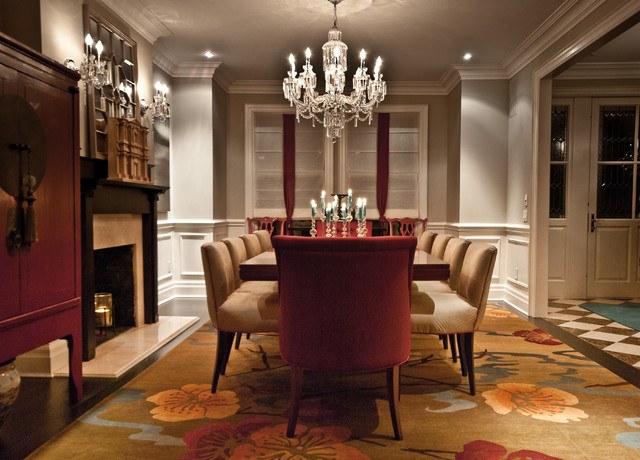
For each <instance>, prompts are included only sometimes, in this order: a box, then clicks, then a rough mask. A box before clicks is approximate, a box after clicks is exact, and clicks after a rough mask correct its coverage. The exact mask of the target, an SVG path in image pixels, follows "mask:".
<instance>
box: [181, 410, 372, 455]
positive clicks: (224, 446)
mask: <svg viewBox="0 0 640 460" xmlns="http://www.w3.org/2000/svg"><path fill="white" fill-rule="evenodd" d="M286 429H287V426H286V424H278V425H275V426H274V425H271V424H270V423H269V420H268V419H265V418H259V417H257V418H252V419H249V420H245V421H243V422H240V423H238V424H236V425H233V424H231V423H227V422H217V423H211V424H209V425H205V426H201V427H199V428H197V429H195V430H193V431H191V432H189V433H187V434H186V435H185V436H184V442H185V445H186V446H187V452H186V454H185V455H184V456H183V457H182V459H183V460H196V459H205V458H206V459H213V458H230V459H234V460H237V459H255V458H300V459H302V458H304V459H323V460H333V459H335V460H340V459H345V460H347V459H348V460H352V459H353V460H361V459H362V460H364V459H369V458H370V457H368V456H367V455H365V454H364V453H362V452H361V451H359V450H358V449H356V448H354V447H351V446H348V445H346V444H344V443H345V442H346V441H348V440H349V438H350V436H351V432H350V431H349V430H348V429H347V428H344V427H338V426H325V427H316V428H311V429H307V427H306V426H304V425H300V424H298V426H297V427H296V436H295V437H294V438H291V439H289V438H287V436H286Z"/></svg>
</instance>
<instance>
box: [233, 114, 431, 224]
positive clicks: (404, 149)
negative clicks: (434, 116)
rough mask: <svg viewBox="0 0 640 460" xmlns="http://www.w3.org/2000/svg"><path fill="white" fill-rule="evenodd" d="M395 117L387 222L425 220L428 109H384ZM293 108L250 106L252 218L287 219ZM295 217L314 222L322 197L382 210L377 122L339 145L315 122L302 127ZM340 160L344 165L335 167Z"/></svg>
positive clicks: (372, 212)
mask: <svg viewBox="0 0 640 460" xmlns="http://www.w3.org/2000/svg"><path fill="white" fill-rule="evenodd" d="M384 109H385V111H386V112H389V113H390V127H389V194H388V197H387V212H386V213H385V214H386V216H387V217H426V215H427V209H426V194H427V193H426V191H427V180H426V177H427V167H426V165H427V107H426V106H385V107H384ZM290 110H291V109H290V108H289V107H287V106H281V105H277V106H268V105H247V106H246V107H245V161H246V166H247V167H246V168H245V207H246V210H245V212H246V215H247V216H273V217H284V216H285V210H284V191H283V178H282V174H283V169H282V161H283V158H282V150H283V146H282V114H283V113H287V112H288V113H291V112H290ZM295 127H296V128H295V129H296V184H295V187H296V197H295V209H294V213H293V216H294V218H304V219H307V218H309V214H310V210H309V207H310V201H311V200H312V199H315V200H316V201H319V199H320V192H321V191H322V190H325V191H326V192H327V195H331V194H332V193H345V194H346V193H347V189H349V188H351V189H352V191H353V196H354V197H358V196H362V197H366V198H367V205H368V212H367V217H368V218H371V219H376V218H378V217H379V216H378V213H377V210H376V174H377V171H376V170H377V145H376V143H377V116H374V121H373V122H372V124H371V125H369V124H368V123H359V124H358V126H357V127H354V126H353V124H352V123H349V124H348V125H347V128H346V129H345V132H344V133H343V136H342V137H341V138H340V140H339V141H338V142H337V143H336V144H332V143H331V142H330V141H328V140H327V137H326V135H325V129H324V128H323V127H322V126H320V125H316V126H315V127H314V126H312V124H311V122H310V121H309V120H302V119H301V121H300V123H298V122H296V124H295ZM334 157H335V158H336V160H337V163H336V164H335V166H334Z"/></svg>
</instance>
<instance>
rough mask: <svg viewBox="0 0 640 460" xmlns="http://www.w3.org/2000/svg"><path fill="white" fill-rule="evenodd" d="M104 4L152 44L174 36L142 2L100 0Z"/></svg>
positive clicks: (138, 0)
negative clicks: (160, 39) (162, 38)
mask: <svg viewBox="0 0 640 460" xmlns="http://www.w3.org/2000/svg"><path fill="white" fill-rule="evenodd" d="M100 1H101V3H102V4H104V5H105V6H107V7H108V8H110V9H111V10H113V11H114V12H117V15H118V16H120V17H121V18H122V19H123V20H124V21H125V22H126V23H127V24H129V25H130V26H132V27H133V29H135V30H136V32H138V33H139V34H140V35H142V36H143V37H144V38H145V40H147V41H149V42H150V43H151V44H153V43H155V42H156V40H157V39H158V38H160V37H166V36H170V35H173V33H172V32H171V30H169V28H167V26H165V25H164V24H163V22H162V21H161V20H160V19H158V18H157V17H156V15H154V14H153V13H152V12H151V10H150V9H149V8H147V7H146V6H145V5H144V3H143V2H142V1H141V0H100Z"/></svg>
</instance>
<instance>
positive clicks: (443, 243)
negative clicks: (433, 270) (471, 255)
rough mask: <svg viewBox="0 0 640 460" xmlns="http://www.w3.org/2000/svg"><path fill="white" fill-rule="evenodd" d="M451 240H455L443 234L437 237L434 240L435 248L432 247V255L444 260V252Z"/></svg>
mask: <svg viewBox="0 0 640 460" xmlns="http://www.w3.org/2000/svg"><path fill="white" fill-rule="evenodd" d="M451 238H453V237H452V236H451V235H444V234H442V233H439V234H438V235H436V237H435V238H434V239H433V246H431V254H432V255H434V256H436V257H437V258H438V259H442V258H443V257H444V251H445V249H446V248H447V243H449V240H450V239H451Z"/></svg>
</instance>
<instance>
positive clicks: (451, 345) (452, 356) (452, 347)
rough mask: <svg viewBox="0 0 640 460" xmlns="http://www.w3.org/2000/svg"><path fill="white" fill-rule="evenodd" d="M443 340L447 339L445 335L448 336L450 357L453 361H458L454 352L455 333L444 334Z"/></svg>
mask: <svg viewBox="0 0 640 460" xmlns="http://www.w3.org/2000/svg"><path fill="white" fill-rule="evenodd" d="M444 337H445V340H447V337H448V338H449V346H450V347H451V359H452V360H453V362H454V363H457V362H458V353H457V352H456V335H455V334H449V335H445V336H444Z"/></svg>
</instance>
